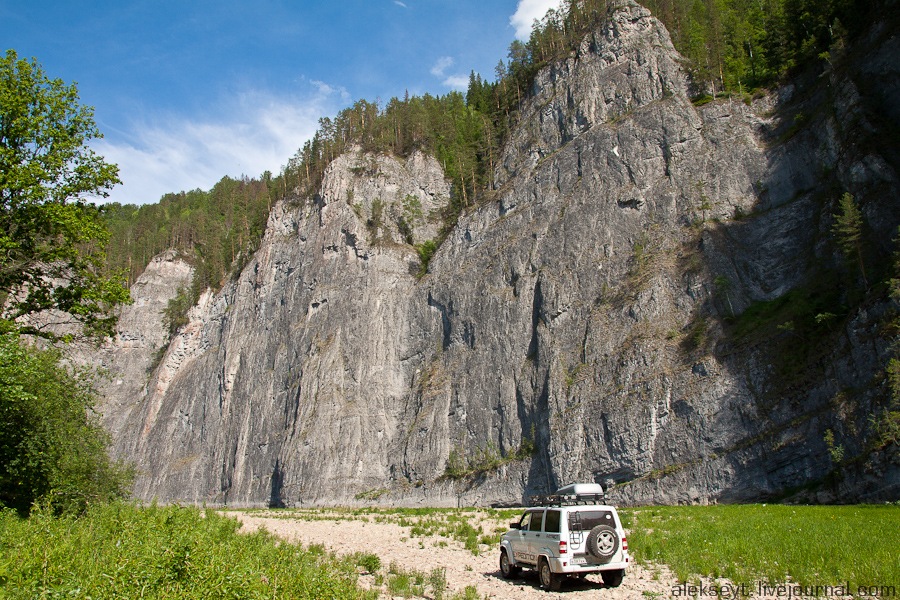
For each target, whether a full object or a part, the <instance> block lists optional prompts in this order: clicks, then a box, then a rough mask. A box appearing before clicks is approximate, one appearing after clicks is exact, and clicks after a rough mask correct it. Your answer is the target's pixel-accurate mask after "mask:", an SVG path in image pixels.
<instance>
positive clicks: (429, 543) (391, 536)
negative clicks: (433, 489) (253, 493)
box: [226, 511, 677, 600]
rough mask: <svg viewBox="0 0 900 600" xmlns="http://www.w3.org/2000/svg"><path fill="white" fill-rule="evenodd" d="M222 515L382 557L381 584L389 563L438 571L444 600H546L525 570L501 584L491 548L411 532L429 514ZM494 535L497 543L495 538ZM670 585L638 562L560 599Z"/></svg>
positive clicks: (631, 594)
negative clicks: (615, 582) (472, 598)
mask: <svg viewBox="0 0 900 600" xmlns="http://www.w3.org/2000/svg"><path fill="white" fill-rule="evenodd" d="M226 514H228V515H229V516H232V517H236V518H237V519H239V520H240V521H241V523H242V530H244V531H255V530H256V529H259V528H265V529H266V530H268V531H269V532H270V533H272V534H275V535H277V536H280V537H283V538H285V539H288V540H290V541H293V542H300V543H302V544H304V545H310V544H322V545H323V546H325V548H326V549H328V550H329V551H332V552H335V553H337V554H352V553H354V552H364V553H372V554H375V555H377V556H378V557H380V559H381V565H382V567H381V570H380V571H381V574H382V576H383V577H382V579H383V578H384V577H388V576H389V575H387V574H388V572H389V570H390V568H391V565H392V564H393V565H395V566H398V567H400V568H401V569H402V570H404V571H407V572H409V571H418V572H422V573H425V574H426V575H427V574H428V573H431V572H432V571H433V570H434V569H435V568H443V569H445V571H446V583H447V590H446V591H445V593H444V597H445V598H449V597H452V596H453V595H454V594H458V593H460V592H462V591H463V590H465V588H466V587H468V586H474V587H475V588H476V589H477V590H478V597H479V598H496V599H503V600H506V599H510V600H512V599H519V598H522V599H526V598H541V599H543V600H547V598H548V597H552V596H549V595H548V592H545V591H544V590H542V589H541V588H540V587H539V585H538V579H537V576H536V574H535V573H533V572H531V571H525V572H524V573H523V574H522V576H521V577H519V578H518V579H514V580H505V579H503V578H502V577H501V576H500V569H499V567H498V564H497V560H498V556H499V555H498V545H497V544H494V545H492V546H488V545H486V544H481V545H480V546H479V554H478V555H477V556H476V555H475V554H474V553H473V552H472V551H470V550H467V549H466V548H465V547H464V543H463V542H462V541H459V540H458V539H453V538H452V537H449V536H448V535H439V534H437V533H435V532H434V531H433V529H434V528H433V527H432V531H431V532H429V533H426V534H422V533H421V531H420V530H421V527H420V528H419V529H420V530H418V531H414V530H413V527H414V526H415V525H416V524H417V523H420V522H426V521H427V523H430V524H432V525H433V524H434V522H435V516H434V515H429V516H427V517H410V516H408V515H405V516H404V515H397V514H384V513H371V514H365V513H363V514H357V513H351V512H349V511H347V512H341V511H336V512H322V511H277V512H270V513H267V512H264V511H255V512H249V513H247V512H229V513H226ZM438 518H441V517H438ZM465 518H466V521H467V522H470V523H471V524H472V525H475V526H476V527H480V528H481V530H482V531H483V532H484V533H485V535H488V536H492V535H494V534H496V532H497V531H498V530H499V529H503V528H505V522H501V521H500V519H499V518H498V517H497V516H496V515H495V516H491V515H487V514H484V513H471V514H467V515H466V517H465ZM425 529H427V526H426V527H425ZM414 533H415V535H414ZM496 537H497V539H498V540H499V534H496ZM676 583H677V581H676V579H675V578H674V576H673V575H672V574H671V573H669V572H668V571H666V570H665V569H653V570H649V569H647V568H644V567H642V566H641V565H633V566H632V567H630V568H629V569H628V572H627V574H626V575H625V581H624V582H623V583H622V585H621V587H619V588H614V589H613V588H606V587H604V586H603V583H602V581H601V579H600V577H599V576H597V575H589V576H588V577H587V578H585V579H584V580H576V579H569V580H567V582H566V583H565V584H563V591H562V592H560V597H561V598H564V599H565V600H579V599H582V598H592V599H598V598H599V599H603V600H607V599H621V600H626V599H628V600H634V599H640V598H668V597H669V596H670V595H671V591H672V587H673V586H674V585H676ZM360 584H361V585H363V586H365V587H369V588H372V587H379V586H377V582H376V577H375V575H372V574H364V575H362V576H361V577H360ZM380 589H381V593H382V596H383V597H389V595H388V587H387V583H386V582H382V583H381V585H380ZM425 597H429V598H430V597H433V594H432V592H431V590H430V588H426V593H425Z"/></svg>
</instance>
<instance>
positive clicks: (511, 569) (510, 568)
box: [500, 548, 522, 579]
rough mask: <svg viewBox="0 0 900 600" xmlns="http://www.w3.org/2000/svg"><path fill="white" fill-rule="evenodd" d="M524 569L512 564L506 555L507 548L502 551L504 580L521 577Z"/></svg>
mask: <svg viewBox="0 0 900 600" xmlns="http://www.w3.org/2000/svg"><path fill="white" fill-rule="evenodd" d="M521 570H522V567H518V566H516V565H513V564H510V562H509V555H508V554H506V548H503V549H502V550H500V574H501V575H503V578H504V579H513V578H515V577H518V576H519V572H520V571H521Z"/></svg>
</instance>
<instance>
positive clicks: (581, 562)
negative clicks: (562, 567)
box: [571, 557, 587, 565]
mask: <svg viewBox="0 0 900 600" xmlns="http://www.w3.org/2000/svg"><path fill="white" fill-rule="evenodd" d="M571 562H572V564H573V565H585V564H587V559H586V558H578V557H576V558H573V559H572V561H571Z"/></svg>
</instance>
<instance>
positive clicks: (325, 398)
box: [106, 3, 900, 506]
mask: <svg viewBox="0 0 900 600" xmlns="http://www.w3.org/2000/svg"><path fill="white" fill-rule="evenodd" d="M864 44H868V48H869V55H867V62H866V64H867V65H870V67H869V69H870V70H869V71H866V70H864V69H861V70H859V71H857V72H856V78H855V79H854V78H845V77H844V75H843V74H842V75H840V76H839V75H837V74H834V73H829V72H826V74H825V75H824V78H823V80H821V81H812V82H801V84H802V85H801V84H798V86H800V87H797V88H794V87H790V88H785V89H783V90H780V91H779V92H777V93H773V94H769V95H766V96H763V97H760V98H757V99H756V100H754V101H753V102H752V103H749V104H747V103H745V102H744V101H742V100H740V99H731V100H728V99H724V100H723V99H719V100H717V101H714V102H712V103H709V104H707V105H705V106H701V107H696V106H694V105H692V103H691V102H690V100H689V98H688V96H687V89H688V82H687V79H686V74H685V72H684V70H683V69H682V68H681V66H680V60H679V57H678V55H677V53H676V52H675V50H674V49H673V47H672V45H671V42H670V40H669V37H668V34H667V32H666V31H665V29H664V27H663V26H662V25H661V24H660V23H659V22H658V21H656V20H655V19H654V18H652V17H651V16H650V14H649V12H647V11H646V10H645V9H643V8H642V7H640V6H638V5H636V4H632V3H625V5H624V7H622V8H620V9H619V10H618V11H617V12H616V13H615V14H614V16H613V18H612V19H611V21H610V22H609V23H608V24H607V25H606V26H604V27H603V28H601V29H599V30H598V31H596V32H595V33H594V34H592V35H591V36H588V37H587V38H586V39H585V40H584V42H583V43H582V45H581V47H580V48H579V49H578V51H577V52H576V53H574V54H573V55H572V56H571V57H570V58H568V59H567V60H565V61H561V62H559V63H557V64H555V65H552V66H550V67H548V68H546V69H544V70H543V71H542V72H541V73H540V74H539V75H538V77H537V79H536V82H535V89H534V93H533V97H532V98H531V99H530V100H529V101H528V103H527V106H525V107H524V109H523V111H522V115H521V119H520V124H519V126H518V127H517V128H516V130H515V132H514V133H513V135H512V137H511V140H510V142H509V145H508V146H507V148H506V149H505V151H504V154H503V157H502V160H501V161H500V164H499V165H498V168H497V172H496V173H495V180H496V182H497V183H496V190H494V192H495V194H496V201H492V202H490V203H487V204H484V205H482V206H480V207H479V208H477V209H475V210H473V211H472V212H470V213H467V214H465V215H464V216H463V217H462V218H461V219H460V221H459V223H458V224H457V226H456V228H455V229H454V231H453V232H452V234H451V235H450V237H449V238H448V239H447V240H446V241H444V243H443V244H442V245H441V247H440V249H439V251H438V252H437V253H436V255H435V256H434V258H433V259H432V261H431V264H430V266H429V269H428V274H427V275H425V276H424V277H421V278H420V277H419V276H418V270H419V263H418V258H417V255H416V252H415V250H414V248H413V247H412V245H411V244H418V243H421V242H422V241H425V240H428V239H432V238H434V237H435V236H436V235H437V231H438V224H437V222H436V220H435V219H434V215H435V214H437V211H438V210H439V209H440V208H441V207H442V206H443V205H444V204H445V203H446V202H447V201H448V198H449V195H450V189H449V186H448V183H447V181H446V180H445V178H444V176H443V173H442V172H441V169H440V165H439V164H438V163H437V162H436V161H435V160H434V159H431V158H428V157H426V156H424V155H414V156H413V157H411V158H410V159H396V158H393V157H386V156H376V155H371V154H366V153H364V152H362V151H360V150H355V151H352V152H350V153H348V154H347V155H345V156H343V157H340V158H338V159H337V160H335V161H334V162H333V163H332V165H331V166H330V167H329V169H328V172H327V173H326V175H325V180H324V182H323V185H322V189H321V192H320V194H318V195H317V196H316V197H315V198H306V199H301V198H297V199H295V200H294V201H293V202H288V203H282V204H279V205H278V206H276V207H275V208H274V209H273V211H272V214H271V216H270V219H269V223H268V227H267V230H266V234H265V238H264V240H263V242H262V244H261V247H260V249H259V251H258V252H257V253H256V256H255V257H254V258H253V259H252V260H251V261H250V262H249V263H248V265H247V266H246V267H245V269H244V270H243V272H242V273H241V274H240V276H239V277H238V278H237V279H236V281H234V282H232V283H229V284H228V285H226V286H225V288H224V289H223V290H222V291H221V292H219V293H218V294H216V295H211V294H209V295H207V296H204V298H202V299H201V302H200V304H199V306H197V307H195V309H194V310H193V312H192V314H191V323H190V324H189V325H187V326H186V327H185V328H183V329H182V330H181V332H180V333H179V334H178V335H177V336H176V337H175V338H174V339H173V341H172V343H171V344H170V345H169V348H168V350H167V352H166V354H165V356H164V357H163V358H162V360H161V362H160V364H159V366H158V368H156V370H155V371H154V372H153V375H152V376H151V378H150V379H149V380H148V382H147V383H146V385H143V386H139V387H140V389H138V388H137V387H135V386H132V387H134V389H131V388H128V390H127V391H125V388H121V390H122V392H120V391H117V390H116V389H112V390H111V391H110V395H109V398H108V405H107V411H106V415H107V419H108V421H109V422H110V423H111V424H112V425H113V427H112V429H113V431H114V433H115V437H116V450H117V452H118V453H119V454H120V455H121V456H124V457H129V458H131V459H133V460H135V461H136V462H137V465H138V467H139V469H140V473H141V474H140V477H139V478H138V482H137V487H136V490H135V493H136V495H137V496H138V497H139V498H143V499H151V498H159V499H160V500H162V501H180V502H206V503H210V504H228V505H232V506H244V505H246V506H250V505H254V506H256V505H302V504H353V503H371V502H380V503H388V504H390V503H400V504H430V505H455V504H473V503H477V504H488V503H493V502H518V501H521V500H523V498H524V497H525V496H527V495H529V494H532V493H537V492H542V491H547V490H552V489H555V488H556V487H557V486H559V485H562V484H565V483H569V482H572V481H599V482H601V483H606V484H609V483H614V484H616V485H615V487H614V488H613V497H614V498H615V499H616V500H617V501H619V502H626V503H647V502H654V503H659V502H709V501H739V500H754V499H764V498H769V497H782V496H784V495H791V494H794V493H796V490H797V489H799V488H803V487H804V486H805V487H806V488H808V490H809V491H808V492H806V494H807V495H806V496H803V498H805V499H808V500H809V499H811V500H822V501H830V500H835V499H870V500H874V499H884V498H896V497H897V496H898V489H900V469H898V465H897V464H896V459H895V457H896V453H894V454H893V455H891V454H890V453H889V452H888V453H885V452H875V453H871V452H870V449H868V450H867V446H866V444H867V443H868V442H867V441H866V440H867V439H869V437H870V433H871V432H870V431H869V430H868V429H867V427H868V425H867V419H868V415H869V414H871V413H872V412H873V411H874V410H876V409H877V407H878V406H879V402H883V398H884V395H885V393H886V390H885V385H884V381H883V378H882V379H879V373H880V372H881V369H882V368H883V365H884V363H885V362H886V360H887V357H888V353H889V348H888V344H887V342H886V340H885V338H884V336H883V335H882V334H880V333H879V331H880V330H879V327H880V324H881V323H882V322H883V319H884V317H885V315H886V314H888V311H890V310H892V309H893V308H894V307H892V305H891V303H890V301H889V300H888V299H884V300H883V301H881V302H880V303H875V304H873V305H871V306H867V307H866V309H865V310H860V311H859V312H857V313H854V314H853V315H850V316H849V318H848V319H847V320H846V323H847V325H846V327H845V328H844V330H843V331H841V332H835V333H834V335H831V336H830V337H828V340H829V343H830V344H831V346H830V347H828V348H823V349H822V350H821V352H820V354H819V355H818V356H817V358H816V360H815V361H814V362H815V363H816V365H817V366H816V368H815V369H813V370H809V369H807V371H804V372H805V373H809V374H812V373H814V376H813V375H808V376H807V377H806V379H805V380H804V379H802V378H799V379H797V380H796V381H794V380H792V381H791V382H790V385H788V384H787V383H785V382H784V381H783V380H781V379H780V375H779V370H778V365H777V364H776V361H775V359H774V357H773V354H772V351H771V346H770V345H769V344H768V343H765V342H755V341H754V340H753V338H752V336H750V337H749V338H744V339H743V340H742V341H740V343H737V342H735V339H736V338H735V336H734V333H733V331H732V330H731V329H729V327H731V324H730V323H731V322H732V321H733V320H734V319H735V318H737V317H739V316H740V315H741V314H742V313H744V312H745V311H746V310H747V309H748V308H750V307H753V306H758V305H759V303H761V302H766V301H771V300H775V299H778V298H781V297H783V296H784V295H785V294H786V293H787V292H789V291H791V290H794V289H797V288H798V286H803V285H806V284H808V280H809V277H810V273H814V272H816V269H821V268H822V265H826V267H827V268H832V267H831V266H833V268H838V266H837V265H838V264H839V257H837V256H836V254H835V249H834V247H833V243H831V242H829V239H830V238H829V232H830V222H831V221H830V214H831V213H832V212H833V211H834V208H833V205H832V204H829V201H828V200H827V197H829V196H828V194H832V191H833V190H832V188H833V187H835V186H838V187H840V188H841V189H844V190H850V191H852V192H853V193H854V194H856V195H857V198H858V199H859V200H860V202H861V206H862V207H863V211H864V214H865V216H866V219H867V223H868V224H869V226H870V227H871V228H872V230H873V231H875V232H876V233H877V235H878V236H882V238H885V241H884V242H883V245H884V248H887V247H888V246H889V239H890V237H891V235H892V234H891V232H893V231H896V228H897V225H898V223H900V214H898V212H900V208H898V203H897V201H896V199H897V197H898V195H897V191H898V189H900V188H898V177H897V156H896V152H895V149H894V150H890V151H884V152H882V151H880V150H879V147H878V145H877V144H873V143H870V142H871V141H872V139H877V138H878V136H879V135H882V133H883V132H884V131H893V130H894V129H893V128H894V127H896V126H897V123H896V115H897V110H896V98H897V97H900V96H898V95H897V94H896V92H898V91H900V90H898V89H897V87H898V83H897V66H896V65H897V64H898V61H896V60H895V58H896V57H897V55H898V52H897V43H896V36H895V35H894V32H892V31H891V30H890V29H889V26H888V25H884V26H882V27H881V28H880V29H876V30H874V31H873V32H872V34H871V36H870V37H869V38H868V39H867V40H864ZM873 57H874V58H873ZM888 57H894V59H890V58H888ZM876 59H877V60H876ZM873 63H874V64H879V65H881V67H880V68H879V69H877V73H873V72H871V69H872V68H873V67H871V64H873ZM873 77H879V78H881V81H886V82H888V83H886V84H884V85H883V86H881V89H880V90H879V91H878V92H877V93H876V92H871V90H870V87H871V86H870V80H871V78H873ZM829 78H830V79H829ZM872 103H875V104H877V105H878V106H882V107H883V106H888V107H892V112H891V111H888V110H883V109H879V110H878V111H873V110H872V108H871V107H872V106H873V104H872ZM817 107H819V108H817ZM821 107H826V108H821ZM803 111H806V112H805V113H804V114H806V115H808V116H807V117H806V119H807V120H806V125H807V126H805V127H800V128H798V127H794V123H792V122H791V120H790V118H791V116H792V115H793V116H794V117H796V115H797V114H798V113H801V112H803ZM867 136H868V137H867ZM823 182H827V185H826V184H825V183H823ZM832 195H833V194H832ZM401 220H402V221H403V222H404V223H405V224H406V226H405V227H404V226H402V225H401ZM879 239H881V238H879ZM879 243H882V242H879ZM829 265H831V266H829ZM135 295H136V296H140V290H136V291H135ZM147 313H148V316H147V318H148V319H152V318H153V316H152V314H150V313H152V311H150V310H148V311H147ZM847 390H852V391H851V392H850V393H848V392H847ZM126 395H127V396H128V397H129V398H130V400H129V401H128V402H127V403H125V401H124V400H123V397H124V396H126ZM126 404H127V409H126V408H123V407H125V406H126ZM829 429H830V430H832V431H833V432H836V433H837V436H838V439H839V440H840V441H841V443H842V444H844V446H845V451H846V452H847V456H855V457H860V458H859V465H860V468H855V469H852V470H851V469H847V470H846V471H847V472H846V473H845V474H844V475H842V476H839V477H836V475H835V474H836V471H835V470H834V465H833V464H832V461H831V458H830V455H829V452H828V448H827V447H826V444H825V442H824V441H823V434H824V432H825V431H826V430H829ZM867 452H868V454H867ZM892 456H893V457H894V458H892ZM892 461H894V462H892ZM460 464H462V465H463V466H465V465H466V464H469V465H475V466H482V467H489V468H483V469H480V470H479V469H474V468H473V469H470V470H471V471H472V472H471V473H470V474H469V475H468V476H466V477H461V478H448V477H446V476H445V474H446V473H447V471H448V465H450V466H451V467H452V466H453V465H457V466H458V465H460ZM451 470H452V469H451ZM851 471H852V472H851Z"/></svg>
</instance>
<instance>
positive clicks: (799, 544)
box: [622, 504, 900, 590]
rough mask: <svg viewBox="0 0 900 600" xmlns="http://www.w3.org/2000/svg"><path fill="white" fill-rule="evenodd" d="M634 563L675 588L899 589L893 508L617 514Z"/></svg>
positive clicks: (897, 512)
mask: <svg viewBox="0 0 900 600" xmlns="http://www.w3.org/2000/svg"><path fill="white" fill-rule="evenodd" d="M622 514H623V520H624V521H625V526H626V528H628V529H629V530H630V531H629V535H628V545H629V549H630V550H631V552H632V553H633V554H634V555H635V557H636V558H637V559H638V560H639V561H652V562H655V563H665V564H667V565H668V566H669V567H670V568H672V570H673V571H674V572H675V573H676V575H677V576H678V578H679V579H680V580H682V581H690V580H691V579H692V578H695V577H696V576H708V577H714V578H719V577H724V578H727V579H730V580H731V581H733V582H734V583H746V584H749V585H751V586H755V585H756V584H757V583H759V582H764V583H765V582H767V583H771V584H776V583H779V584H780V583H785V582H788V581H790V582H794V583H796V584H800V585H808V586H814V585H840V584H846V583H849V584H850V589H853V590H855V589H857V587H858V586H860V585H864V586H890V585H893V586H897V587H900V559H898V556H900V551H898V548H900V506H896V505H885V506H787V505H764V504H763V505H731V506H724V505H723V506H669V507H653V508H637V509H630V510H623V511H622Z"/></svg>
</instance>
